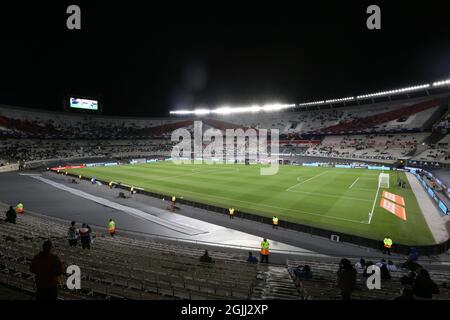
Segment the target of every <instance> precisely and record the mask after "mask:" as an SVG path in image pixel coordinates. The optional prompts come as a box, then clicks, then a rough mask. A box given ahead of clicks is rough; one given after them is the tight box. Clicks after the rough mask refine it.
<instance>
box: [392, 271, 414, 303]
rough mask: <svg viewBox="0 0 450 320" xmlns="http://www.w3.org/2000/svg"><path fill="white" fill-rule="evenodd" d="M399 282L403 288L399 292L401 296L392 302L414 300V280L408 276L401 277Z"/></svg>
mask: <svg viewBox="0 0 450 320" xmlns="http://www.w3.org/2000/svg"><path fill="white" fill-rule="evenodd" d="M400 282H401V284H402V286H403V288H402V290H401V293H402V294H401V295H400V296H398V297H396V298H394V300H414V292H413V284H414V278H411V277H410V276H403V277H402V278H401V279H400Z"/></svg>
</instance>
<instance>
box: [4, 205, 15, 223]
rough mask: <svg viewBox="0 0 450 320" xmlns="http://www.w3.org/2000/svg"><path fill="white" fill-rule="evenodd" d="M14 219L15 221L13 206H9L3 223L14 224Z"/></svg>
mask: <svg viewBox="0 0 450 320" xmlns="http://www.w3.org/2000/svg"><path fill="white" fill-rule="evenodd" d="M16 219H17V213H16V211H15V210H14V208H13V206H9V210H8V211H6V219H5V221H6V222H9V223H14V224H16Z"/></svg>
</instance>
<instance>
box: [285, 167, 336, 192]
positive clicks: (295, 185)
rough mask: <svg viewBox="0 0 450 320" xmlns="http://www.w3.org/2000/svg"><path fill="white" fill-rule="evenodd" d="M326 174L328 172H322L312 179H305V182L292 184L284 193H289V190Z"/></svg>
mask: <svg viewBox="0 0 450 320" xmlns="http://www.w3.org/2000/svg"><path fill="white" fill-rule="evenodd" d="M327 172H328V171H324V172H322V173H319V174H318V175H315V176H314V177H311V178H309V179H306V180H304V181H302V182H299V183H297V184H294V185H293V186H291V187H289V188H287V189H286V191H291V189H293V188H295V187H297V186H300V185H302V184H304V183H305V182H308V181H311V180H312V179H315V178H318V177H320V176H321V175H324V174H325V173H327ZM297 181H298V180H297Z"/></svg>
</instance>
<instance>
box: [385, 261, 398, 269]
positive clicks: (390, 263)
mask: <svg viewBox="0 0 450 320" xmlns="http://www.w3.org/2000/svg"><path fill="white" fill-rule="evenodd" d="M387 268H388V270H389V272H395V271H397V267H396V266H395V264H394V263H393V262H392V260H388V263H387Z"/></svg>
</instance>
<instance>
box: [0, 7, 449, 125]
mask: <svg viewBox="0 0 450 320" xmlns="http://www.w3.org/2000/svg"><path fill="white" fill-rule="evenodd" d="M37 2H44V1H33V2H31V1H30V3H27V2H23V3H20V2H14V3H15V4H14V5H13V6H12V5H11V4H9V5H8V6H6V5H5V4H4V3H3V2H2V3H1V4H0V41H1V45H0V103H3V104H11V105H18V106H23V107H31V108H42V109H50V110H61V109H62V107H63V103H62V100H63V98H64V97H65V96H66V95H67V94H69V93H76V94H78V95H81V96H96V97H100V99H101V101H102V102H103V108H104V113H105V114H109V115H137V116H165V115H167V114H168V111H169V110H171V109H180V108H184V109H186V108H193V107H216V106H220V105H223V104H227V105H231V106H233V105H248V104H252V103H259V104H263V103H271V102H282V103H299V102H305V101H310V100H317V99H324V98H325V99H326V98H340V97H346V96H349V95H358V94H364V93H370V92H376V91H378V90H383V89H395V88H397V87H402V86H409V85H414V84H420V83H423V82H429V81H434V80H443V79H448V78H450V3H449V1H426V2H421V3H418V2H416V1H397V0H396V1H393V0H391V1H388V2H387V3H384V2H380V1H378V2H362V1H333V2H331V3H328V2H320V1H311V3H312V4H311V3H309V4H308V2H302V1H286V2H281V1H267V2H262V1H242V0H241V1H216V0H211V1H204V2H203V1H194V0H190V1H182V2H181V1H180V2H174V1H170V2H169V1H165V2H157V1H142V0H141V1H131V0H130V1H105V2H95V1H92V0H91V1H89V2H80V1H76V0H74V1H71V2H65V1H54V3H51V2H50V1H46V2H47V3H46V4H40V3H37ZM243 3H245V5H243ZM70 4H77V5H79V6H80V7H81V12H82V30H80V31H70V30H68V29H67V28H66V19H67V17H68V15H67V14H66V8H67V6H68V5H70ZM370 4H377V5H379V6H380V7H381V23H382V29H381V30H374V31H372V30H368V29H367V28H366V19H367V17H368V15H367V14H366V8H367V6H368V5H370Z"/></svg>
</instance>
